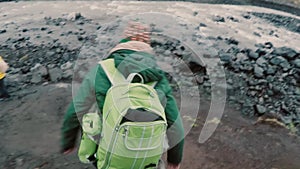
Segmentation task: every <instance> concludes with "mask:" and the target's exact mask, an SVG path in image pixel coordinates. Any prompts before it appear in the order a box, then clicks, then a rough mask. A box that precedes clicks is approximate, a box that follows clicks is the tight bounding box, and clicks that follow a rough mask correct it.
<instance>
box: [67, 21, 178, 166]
mask: <svg viewBox="0 0 300 169" xmlns="http://www.w3.org/2000/svg"><path fill="white" fill-rule="evenodd" d="M137 32H138V33H137ZM125 33H126V37H127V38H125V39H123V40H121V42H120V43H119V44H118V45H117V46H116V47H115V48H113V49H112V50H111V51H110V53H109V55H108V57H107V58H106V59H104V60H103V61H100V62H99V64H98V65H97V66H96V67H95V68H93V69H92V70H91V71H90V72H89V73H88V74H87V75H86V77H85V79H84V80H83V82H82V84H81V86H80V88H79V90H78V93H77V95H76V96H75V97H74V98H73V101H72V103H71V104H70V106H69V108H68V110H67V113H66V114H65V117H64V121H63V127H62V152H63V153H64V154H69V153H70V152H72V151H73V150H74V147H75V142H76V137H77V133H78V131H79V130H80V129H81V131H82V138H81V143H80V147H79V150H78V155H79V158H80V160H81V161H82V162H87V163H88V162H92V163H94V164H95V166H96V167H97V168H98V169H104V168H107V169H127V168H133V169H135V168H143V169H144V168H145V169H150V168H157V167H158V163H159V161H160V158H161V156H162V154H163V148H164V147H165V146H166V145H165V143H164V142H165V136H166V137H167V140H168V146H169V149H168V151H167V162H168V164H167V169H179V168H180V163H181V161H182V156H183V147H184V129H183V125H182V120H181V117H180V113H179V109H178V107H177V104H176V101H175V98H174V97H173V95H172V90H171V87H170V85H169V82H168V80H167V78H166V76H165V73H164V72H163V71H162V70H161V69H159V67H158V65H157V64H156V61H155V56H154V52H153V50H152V48H151V47H150V45H149V43H150V39H149V34H148V32H147V31H146V29H145V27H143V26H141V25H140V24H132V25H131V27H130V29H129V30H127V31H126V32H125ZM91 107H94V108H95V110H93V111H92V112H91V113H87V112H89V110H90V108H91ZM97 110H98V111H100V113H97V112H98V111H97ZM95 112H96V113H95ZM80 124H81V125H82V127H81V125H80ZM96 135H100V136H99V137H100V139H99V143H98V141H95V138H94V136H96Z"/></svg>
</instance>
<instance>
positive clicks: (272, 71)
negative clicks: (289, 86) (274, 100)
mask: <svg viewBox="0 0 300 169" xmlns="http://www.w3.org/2000/svg"><path fill="white" fill-rule="evenodd" d="M275 73H276V69H275V68H274V66H270V65H268V68H267V70H266V74H267V75H275Z"/></svg>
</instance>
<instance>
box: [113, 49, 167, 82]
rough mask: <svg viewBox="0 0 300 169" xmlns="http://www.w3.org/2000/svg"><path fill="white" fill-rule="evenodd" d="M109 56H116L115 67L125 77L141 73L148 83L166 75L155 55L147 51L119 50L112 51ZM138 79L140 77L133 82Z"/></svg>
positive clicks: (134, 80)
mask: <svg viewBox="0 0 300 169" xmlns="http://www.w3.org/2000/svg"><path fill="white" fill-rule="evenodd" d="M109 58H114V61H115V67H116V68H117V69H118V70H119V71H120V72H121V73H122V74H123V75H124V77H125V78H127V77H128V75H129V74H131V73H139V74H140V75H142V77H143V79H144V82H145V83H148V82H153V81H159V80H161V79H162V78H163V76H164V72H163V71H162V70H161V69H159V67H158V65H157V64H156V61H155V58H154V56H153V55H151V54H149V53H146V52H142V51H132V50H118V51H115V52H114V53H112V54H111V55H110V57H109ZM138 81H139V79H138V78H134V79H133V81H132V82H138Z"/></svg>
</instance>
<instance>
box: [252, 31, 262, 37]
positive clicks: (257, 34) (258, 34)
mask: <svg viewBox="0 0 300 169" xmlns="http://www.w3.org/2000/svg"><path fill="white" fill-rule="evenodd" d="M253 35H255V36H258V37H261V35H260V33H258V32H253Z"/></svg>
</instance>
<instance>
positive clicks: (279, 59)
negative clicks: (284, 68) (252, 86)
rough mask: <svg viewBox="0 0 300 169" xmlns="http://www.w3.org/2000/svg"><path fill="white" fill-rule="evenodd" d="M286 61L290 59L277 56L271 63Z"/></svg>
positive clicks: (277, 63)
mask: <svg viewBox="0 0 300 169" xmlns="http://www.w3.org/2000/svg"><path fill="white" fill-rule="evenodd" d="M284 62H286V63H288V61H287V60H286V59H285V58H283V57H282V56H276V57H274V58H272V59H271V60H270V63H271V64H273V65H280V64H281V63H284Z"/></svg>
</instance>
